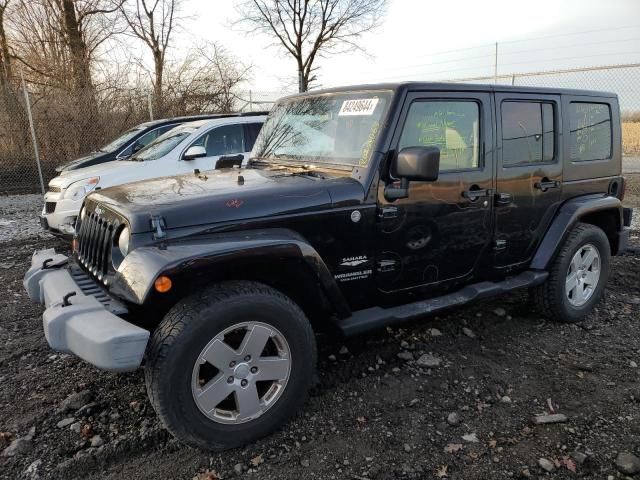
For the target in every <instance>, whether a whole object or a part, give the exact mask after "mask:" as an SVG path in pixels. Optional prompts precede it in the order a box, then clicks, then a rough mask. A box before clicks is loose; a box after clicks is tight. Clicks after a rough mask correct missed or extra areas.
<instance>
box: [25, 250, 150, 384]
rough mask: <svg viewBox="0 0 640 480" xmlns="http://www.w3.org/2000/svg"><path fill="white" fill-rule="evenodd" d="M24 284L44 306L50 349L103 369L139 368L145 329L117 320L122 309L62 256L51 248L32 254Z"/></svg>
mask: <svg viewBox="0 0 640 480" xmlns="http://www.w3.org/2000/svg"><path fill="white" fill-rule="evenodd" d="M23 285H24V287H25V289H26V290H27V293H28V294H29V297H30V298H31V299H32V300H34V301H36V302H39V303H42V304H44V305H45V307H46V310H45V311H44V314H43V315H42V324H43V327H44V334H45V337H46V339H47V342H48V343H49V345H50V346H51V348H53V349H54V350H59V351H63V352H69V353H73V354H75V355H77V356H78V357H80V358H82V359H83V360H85V361H87V362H89V363H91V364H93V365H95V366H96V367H98V368H101V369H103V370H110V371H117V372H126V371H131V370H135V369H136V368H138V367H139V366H140V364H141V362H142V357H143V355H144V352H145V349H146V347H147V342H148V340H149V331H148V330H145V329H143V328H140V327H138V326H136V325H133V324H132V323H129V322H127V321H125V320H123V319H122V318H120V317H119V316H118V315H123V314H125V313H127V309H126V307H124V305H122V304H121V303H119V302H118V301H117V300H115V299H113V298H111V297H110V296H109V294H108V293H107V292H106V291H104V290H103V289H102V288H101V287H100V286H99V285H98V284H97V283H95V282H94V281H93V279H92V278H91V277H89V275H87V274H86V273H85V272H84V271H83V270H82V269H81V268H80V267H79V266H77V265H76V264H75V263H73V262H72V261H71V260H70V259H68V258H67V257H66V256H64V255H61V254H56V252H55V250H54V249H52V248H51V249H48V250H40V251H36V252H35V253H34V254H33V257H32V259H31V268H30V269H29V270H28V271H27V273H26V274H25V276H24V281H23Z"/></svg>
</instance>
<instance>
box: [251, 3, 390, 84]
mask: <svg viewBox="0 0 640 480" xmlns="http://www.w3.org/2000/svg"><path fill="white" fill-rule="evenodd" d="M386 5H387V0H244V1H243V2H242V3H240V4H239V6H238V13H239V14H240V15H241V17H242V18H241V20H239V23H240V24H244V25H246V26H248V27H250V28H251V29H252V30H254V31H258V32H263V33H266V34H268V35H269V36H271V37H273V39H274V41H275V44H276V45H278V44H279V45H280V46H281V47H284V49H285V50H286V52H287V53H289V54H290V55H291V56H293V58H294V59H295V61H296V65H297V70H298V85H299V89H300V91H301V92H305V91H307V90H308V88H309V84H310V83H311V82H313V81H314V80H316V76H315V74H314V72H315V70H316V67H315V65H314V62H315V61H316V60H317V58H318V57H319V56H322V55H328V54H331V53H336V52H338V51H346V50H352V49H362V50H363V48H362V46H361V45H360V44H359V43H358V39H359V38H360V37H361V36H362V34H363V33H365V32H368V31H370V30H371V29H373V28H374V27H376V26H378V24H379V22H380V19H381V17H382V15H383V14H384V11H385V9H386Z"/></svg>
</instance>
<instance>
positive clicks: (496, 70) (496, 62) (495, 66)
mask: <svg viewBox="0 0 640 480" xmlns="http://www.w3.org/2000/svg"><path fill="white" fill-rule="evenodd" d="M493 83H496V84H497V83H498V42H496V59H495V62H494V64H493Z"/></svg>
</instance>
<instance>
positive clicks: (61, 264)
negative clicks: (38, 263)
mask: <svg viewBox="0 0 640 480" xmlns="http://www.w3.org/2000/svg"><path fill="white" fill-rule="evenodd" d="M51 262H53V258H47V259H45V261H44V262H42V270H51V269H54V268H61V267H64V266H65V265H66V264H67V263H68V260H67V259H64V260H63V261H62V262H59V263H55V264H53V265H49V264H50V263H51Z"/></svg>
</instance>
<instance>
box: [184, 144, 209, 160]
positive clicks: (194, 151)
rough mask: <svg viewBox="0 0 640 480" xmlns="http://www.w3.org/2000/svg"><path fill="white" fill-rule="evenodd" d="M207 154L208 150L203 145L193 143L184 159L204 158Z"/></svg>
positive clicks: (185, 153)
mask: <svg viewBox="0 0 640 480" xmlns="http://www.w3.org/2000/svg"><path fill="white" fill-rule="evenodd" d="M206 156H207V150H206V149H205V148H204V147H203V146H202V145H192V146H190V147H189V148H187V151H186V152H184V155H182V159H183V160H193V159H194V158H202V157H206Z"/></svg>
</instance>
